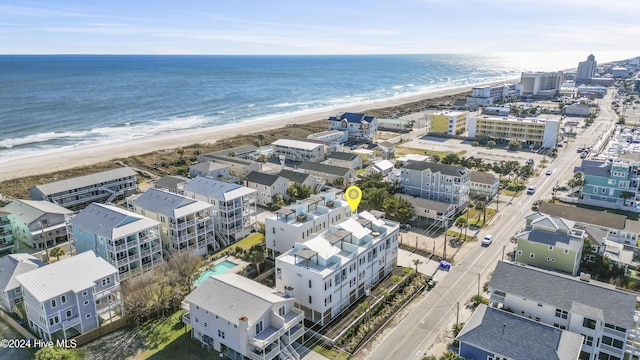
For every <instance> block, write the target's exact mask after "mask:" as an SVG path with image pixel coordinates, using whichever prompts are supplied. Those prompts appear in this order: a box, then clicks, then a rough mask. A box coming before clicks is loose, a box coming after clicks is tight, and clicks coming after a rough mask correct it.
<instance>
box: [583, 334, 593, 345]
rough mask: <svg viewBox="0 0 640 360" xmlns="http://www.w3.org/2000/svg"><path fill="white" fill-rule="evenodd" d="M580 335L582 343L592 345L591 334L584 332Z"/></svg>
mask: <svg viewBox="0 0 640 360" xmlns="http://www.w3.org/2000/svg"><path fill="white" fill-rule="evenodd" d="M582 336H583V337H584V339H583V340H582V343H583V344H585V345H587V346H593V336H588V335H585V334H582Z"/></svg>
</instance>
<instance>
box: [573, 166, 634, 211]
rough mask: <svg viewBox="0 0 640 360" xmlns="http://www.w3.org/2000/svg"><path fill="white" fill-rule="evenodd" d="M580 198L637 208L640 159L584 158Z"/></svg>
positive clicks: (614, 206)
mask: <svg viewBox="0 0 640 360" xmlns="http://www.w3.org/2000/svg"><path fill="white" fill-rule="evenodd" d="M574 172H581V173H582V178H583V180H584V181H583V184H582V188H581V191H580V202H581V203H584V204H587V205H595V206H601V207H606V208H610V209H627V210H635V208H636V200H637V198H638V186H639V185H640V177H639V175H640V163H638V162H636V161H633V160H625V159H616V160H614V161H596V160H582V163H581V164H580V166H578V167H576V168H575V169H574Z"/></svg>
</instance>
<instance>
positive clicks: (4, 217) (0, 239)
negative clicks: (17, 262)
mask: <svg viewBox="0 0 640 360" xmlns="http://www.w3.org/2000/svg"><path fill="white" fill-rule="evenodd" d="M14 248H15V244H14V243H13V230H11V221H10V220H9V213H8V212H6V211H4V210H2V209H0V255H1V254H7V253H11V252H13V249H14Z"/></svg>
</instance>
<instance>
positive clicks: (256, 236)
mask: <svg viewBox="0 0 640 360" xmlns="http://www.w3.org/2000/svg"><path fill="white" fill-rule="evenodd" d="M263 242H264V234H261V233H258V232H255V233H253V234H251V235H249V236H247V237H246V238H244V239H242V240H240V241H238V242H237V243H233V244H231V246H229V248H234V249H235V248H236V247H238V246H239V247H241V248H242V250H249V249H251V248H252V247H253V246H254V245H258V244H262V243H263ZM225 250H226V249H225Z"/></svg>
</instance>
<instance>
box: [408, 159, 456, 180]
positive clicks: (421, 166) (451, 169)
mask: <svg viewBox="0 0 640 360" xmlns="http://www.w3.org/2000/svg"><path fill="white" fill-rule="evenodd" d="M403 168H404V169H409V170H417V171H425V170H430V171H431V172H432V173H440V174H444V175H450V176H463V175H465V174H466V173H467V169H466V168H464V167H462V166H453V165H447V164H437V163H432V162H426V161H413V160H409V161H408V162H407V164H406V165H405V166H404V167H403Z"/></svg>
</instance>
